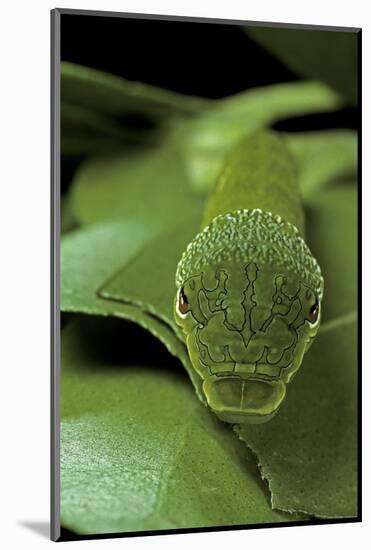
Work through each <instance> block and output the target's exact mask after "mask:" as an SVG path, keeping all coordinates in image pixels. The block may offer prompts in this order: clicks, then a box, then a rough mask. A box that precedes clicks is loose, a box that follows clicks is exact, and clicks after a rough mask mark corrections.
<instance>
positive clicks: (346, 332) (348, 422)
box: [236, 184, 357, 518]
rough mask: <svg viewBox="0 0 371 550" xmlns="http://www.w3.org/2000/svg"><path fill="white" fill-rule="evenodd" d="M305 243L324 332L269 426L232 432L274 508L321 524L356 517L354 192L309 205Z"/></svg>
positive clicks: (344, 190) (325, 195)
mask: <svg viewBox="0 0 371 550" xmlns="http://www.w3.org/2000/svg"><path fill="white" fill-rule="evenodd" d="M307 213H308V215H307V220H308V225H307V227H308V230H307V238H308V242H309V244H310V246H311V248H312V250H313V251H314V252H315V254H316V256H317V258H318V260H319V262H320V265H321V267H322V270H323V274H324V278H325V295H324V300H323V308H322V311H323V320H324V322H323V326H322V327H321V328H320V331H319V335H318V336H317V340H316V341H315V343H314V344H313V346H312V348H311V349H310V351H309V352H308V353H307V355H306V357H305V359H304V362H303V366H302V368H301V370H300V372H299V373H298V375H297V377H296V378H295V380H294V382H293V383H292V385H290V386H289V388H288V396H287V398H286V401H285V403H284V404H283V406H282V407H281V410H280V412H279V414H278V415H277V416H276V417H275V418H274V419H273V420H272V421H271V422H269V423H268V424H266V425H263V426H259V427H255V426H243V427H241V426H240V427H236V431H237V433H238V434H239V436H240V437H241V439H243V440H244V441H245V442H246V443H247V445H248V447H249V448H251V449H252V450H253V451H254V452H255V453H256V455H257V457H258V460H259V464H260V469H261V473H262V476H263V477H264V478H265V479H266V480H267V481H268V483H269V487H270V490H271V493H272V504H273V506H274V507H275V508H279V509H281V510H296V511H299V510H301V511H305V512H307V513H309V514H313V515H316V516H320V517H327V518H328V517H355V516H356V515H357V339H356V337H357V325H356V308H357V245H356V242H357V238H356V232H357V208H356V186H355V185H354V184H344V185H343V186H339V185H338V186H336V187H334V188H333V189H327V190H326V191H322V193H321V194H320V195H318V196H313V197H312V198H311V200H310V202H309V203H308V212H307Z"/></svg>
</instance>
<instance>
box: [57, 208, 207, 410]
mask: <svg viewBox="0 0 371 550" xmlns="http://www.w3.org/2000/svg"><path fill="white" fill-rule="evenodd" d="M192 223H193V224H194V223H195V222H194V221H193V220H192V218H191V219H190V220H188V221H187V222H185V223H184V225H183V227H181V230H179V227H178V231H177V232H176V233H175V234H174V235H175V238H174V235H172V236H170V237H169V235H168V234H167V233H166V235H165V238H166V243H167V253H166V255H164V252H163V243H164V240H163V238H162V235H161V233H158V231H159V227H158V226H155V225H151V224H150V223H144V222H142V223H139V222H137V221H133V220H132V221H126V222H117V221H116V222H108V223H105V224H97V225H93V226H90V227H87V228H85V229H80V230H76V231H71V232H70V233H68V234H67V235H65V236H64V237H63V238H62V243H61V298H60V299H61V309H62V311H64V312H67V313H85V314H88V315H102V316H105V317H107V316H115V317H119V318H122V319H129V320H131V321H133V322H135V323H138V324H140V325H141V326H142V327H144V328H145V329H147V330H148V331H150V332H151V333H152V334H153V335H154V336H156V337H157V338H159V339H160V340H161V342H162V343H163V344H164V345H165V346H166V348H167V349H168V351H169V352H170V353H171V354H173V355H175V356H176V357H178V358H179V359H180V361H181V362H182V364H183V365H184V367H185V368H186V370H187V372H188V374H189V376H190V377H191V380H192V382H193V384H194V387H195V390H196V393H197V395H198V396H199V398H200V399H201V400H202V401H203V400H204V396H203V394H202V392H201V390H200V380H199V377H198V375H197V374H196V373H195V371H194V369H193V368H192V366H191V363H190V361H189V357H188V353H187V350H186V347H185V345H184V344H183V342H182V340H181V338H180V337H179V333H178V332H177V331H175V330H174V329H175V326H174V323H173V321H172V322H171V323H169V310H170V308H171V304H172V300H173V294H174V293H175V266H176V262H177V261H178V259H179V257H180V254H181V251H182V249H183V246H184V245H185V244H186V242H187V241H188V240H189V239H190V238H191V237H192V234H193V231H194V230H195V229H194V226H192ZM196 223H197V222H196ZM156 232H157V233H156ZM156 245H157V248H156ZM146 258H147V262H145V260H146ZM152 274H154V275H155V276H153V275H152ZM117 281H119V282H121V283H122V287H121V288H120V295H119V296H118V297H117V296H116V295H115V294H114V290H115V284H117ZM111 287H112V291H113V294H112V295H111V294H110V291H111Z"/></svg>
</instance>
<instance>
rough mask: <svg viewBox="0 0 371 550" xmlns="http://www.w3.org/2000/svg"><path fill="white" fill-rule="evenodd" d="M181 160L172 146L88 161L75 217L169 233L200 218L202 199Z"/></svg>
mask: <svg viewBox="0 0 371 550" xmlns="http://www.w3.org/2000/svg"><path fill="white" fill-rule="evenodd" d="M181 160H182V159H181V157H180V154H179V151H177V150H176V149H175V148H174V147H172V145H171V143H167V144H166V145H164V146H162V147H158V148H149V149H148V148H144V149H139V150H137V151H132V152H131V153H128V152H127V153H126V154H125V152H122V153H117V154H114V155H107V156H103V157H100V158H97V159H93V160H90V161H87V162H86V163H84V164H83V165H82V166H81V168H80V170H79V171H78V173H77V175H76V177H75V179H74V184H73V188H72V195H71V200H72V203H73V209H74V214H75V216H76V218H77V219H78V220H79V222H80V223H82V224H89V223H95V222H97V221H100V220H104V219H113V218H117V219H135V220H136V221H143V222H145V223H149V222H151V223H154V224H156V225H158V224H160V225H161V227H164V228H165V229H166V228H167V227H168V226H170V225H172V224H173V223H175V222H177V221H180V220H182V219H184V218H185V217H188V216H189V215H190V214H192V213H193V216H194V217H196V218H197V216H198V215H199V213H200V209H201V208H202V204H203V199H202V197H199V196H197V195H196V194H194V193H192V191H191V190H190V188H189V183H188V179H187V175H186V172H185V169H184V167H183V165H182V162H181Z"/></svg>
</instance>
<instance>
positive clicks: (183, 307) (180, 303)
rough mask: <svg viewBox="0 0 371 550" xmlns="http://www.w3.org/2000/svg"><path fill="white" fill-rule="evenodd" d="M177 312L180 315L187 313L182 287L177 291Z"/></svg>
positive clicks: (187, 307) (187, 304)
mask: <svg viewBox="0 0 371 550" xmlns="http://www.w3.org/2000/svg"><path fill="white" fill-rule="evenodd" d="M178 310H179V312H180V313H181V314H182V315H185V314H186V313H187V312H188V311H189V303H188V299H187V296H186V295H185V292H184V288H183V287H182V288H181V289H180V291H179V298H178Z"/></svg>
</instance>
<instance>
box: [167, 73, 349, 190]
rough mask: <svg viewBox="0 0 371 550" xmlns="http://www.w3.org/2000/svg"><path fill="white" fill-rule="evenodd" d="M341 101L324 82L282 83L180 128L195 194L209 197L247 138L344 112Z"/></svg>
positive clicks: (225, 103) (222, 104)
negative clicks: (297, 120)
mask: <svg viewBox="0 0 371 550" xmlns="http://www.w3.org/2000/svg"><path fill="white" fill-rule="evenodd" d="M340 105H341V100H340V98H339V96H338V95H336V94H335V93H334V92H332V91H331V90H330V89H329V88H328V87H327V86H325V85H324V84H321V83H319V82H294V83H289V84H276V85H272V86H265V87H262V88H255V89H252V90H248V91H246V92H243V93H241V94H237V95H234V96H230V97H228V98H226V99H222V100H219V101H218V102H216V103H215V105H214V108H213V109H209V110H208V111H205V112H204V113H203V114H202V115H200V116H199V117H198V118H195V119H193V120H191V121H188V122H187V123H185V124H184V125H183V127H180V128H179V133H178V144H179V149H180V151H181V152H182V155H183V157H184V162H185V166H186V169H187V174H188V177H189V181H190V184H191V186H192V188H193V189H195V190H196V191H198V192H200V193H204V192H207V191H208V190H209V189H210V188H211V187H212V186H213V185H214V184H215V181H216V178H217V177H218V175H219V173H220V172H221V169H222V166H223V162H224V159H225V156H226V155H227V153H228V152H229V151H230V150H231V148H233V146H234V145H235V144H236V143H237V142H238V141H239V140H240V139H241V138H243V137H244V136H246V135H248V134H251V133H253V132H254V131H256V130H258V129H261V128H266V127H269V126H271V125H272V124H273V123H274V122H277V121H279V120H282V119H286V118H290V117H295V116H298V115H304V114H309V113H316V112H320V111H332V110H335V109H338V108H339V107H340Z"/></svg>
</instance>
